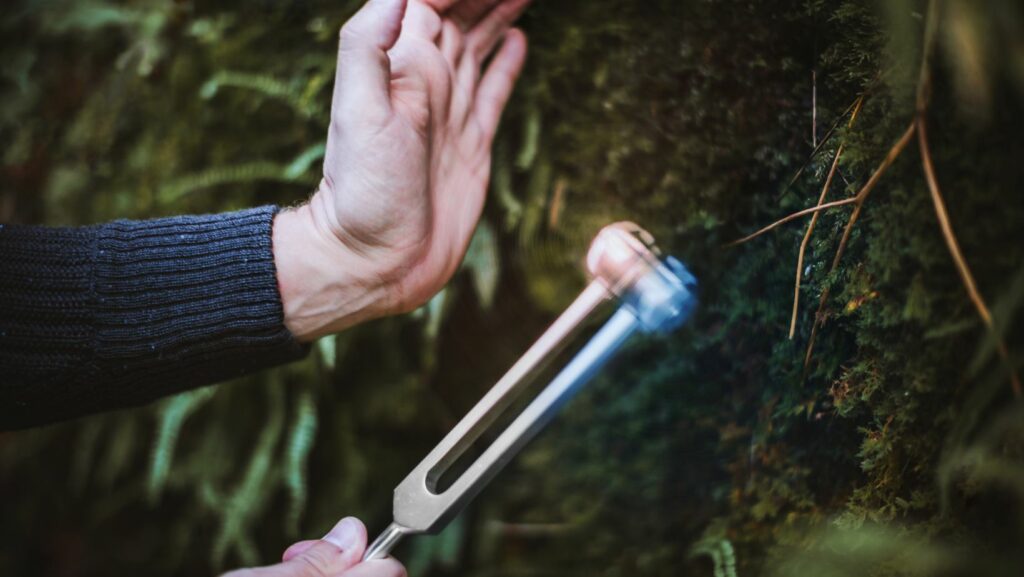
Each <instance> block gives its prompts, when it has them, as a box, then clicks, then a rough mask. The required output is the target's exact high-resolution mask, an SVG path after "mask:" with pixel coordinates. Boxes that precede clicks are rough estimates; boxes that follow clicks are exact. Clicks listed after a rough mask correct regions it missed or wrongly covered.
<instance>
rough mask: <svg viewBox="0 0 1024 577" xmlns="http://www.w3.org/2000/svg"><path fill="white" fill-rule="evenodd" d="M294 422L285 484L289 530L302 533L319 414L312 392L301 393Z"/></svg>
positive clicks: (293, 532)
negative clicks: (307, 474)
mask: <svg viewBox="0 0 1024 577" xmlns="http://www.w3.org/2000/svg"><path fill="white" fill-rule="evenodd" d="M293 423H294V424H293V425H292V430H291V434H290V436H289V439H288V447H287V453H286V455H285V458H286V469H285V485H286V486H287V487H288V493H289V495H290V497H291V503H290V505H289V508H288V532H289V534H291V535H292V536H295V535H298V533H299V520H300V519H301V518H302V512H303V510H304V509H305V507H306V494H307V491H306V486H307V481H306V467H307V465H308V462H309V455H310V453H311V452H312V450H313V442H314V441H315V440H316V428H317V415H316V404H315V403H314V400H313V393H312V392H310V391H308V390H307V391H303V392H302V394H301V395H300V396H299V400H298V403H297V404H296V405H295V417H294V419H293Z"/></svg>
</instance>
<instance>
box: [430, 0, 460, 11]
mask: <svg viewBox="0 0 1024 577" xmlns="http://www.w3.org/2000/svg"><path fill="white" fill-rule="evenodd" d="M460 1H461V0H423V3H424V4H426V5H427V6H430V7H431V8H433V9H434V10H437V11H438V12H444V11H445V10H448V9H449V8H451V7H452V6H453V5H455V4H457V3H459V2H460Z"/></svg>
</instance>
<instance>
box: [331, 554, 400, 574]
mask: <svg viewBox="0 0 1024 577" xmlns="http://www.w3.org/2000/svg"><path fill="white" fill-rule="evenodd" d="M406 575H407V574H406V572H405V567H402V564H401V563H399V562H398V561H395V560H394V559H390V558H389V559H376V560H373V561H366V562H364V563H360V564H359V565H356V566H355V567H353V568H351V569H349V570H348V571H346V572H344V573H342V574H341V577H406Z"/></svg>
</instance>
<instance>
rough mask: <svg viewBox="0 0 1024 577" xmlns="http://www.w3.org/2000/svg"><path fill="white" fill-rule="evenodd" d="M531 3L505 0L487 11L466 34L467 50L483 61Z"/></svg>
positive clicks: (525, 0) (521, 0) (519, 0)
mask: <svg viewBox="0 0 1024 577" xmlns="http://www.w3.org/2000/svg"><path fill="white" fill-rule="evenodd" d="M529 5H530V0H505V1H504V2H502V3H501V4H498V5H497V6H495V8H494V9H493V10H491V11H490V12H488V13H487V16H485V17H484V18H483V20H481V21H480V22H479V23H477V24H476V25H475V26H473V28H472V30H470V31H469V32H467V35H466V50H467V51H468V52H470V54H472V55H473V57H474V58H476V59H477V61H478V62H483V61H484V59H485V58H487V56H488V55H489V54H490V53H491V51H492V50H494V47H495V46H496V45H497V44H498V42H499V41H500V40H501V38H502V37H503V36H504V35H505V32H506V31H507V30H508V29H509V27H511V26H512V23H513V22H515V21H516V20H517V19H518V18H519V15H520V14H522V13H523V10H526V7H527V6H529Z"/></svg>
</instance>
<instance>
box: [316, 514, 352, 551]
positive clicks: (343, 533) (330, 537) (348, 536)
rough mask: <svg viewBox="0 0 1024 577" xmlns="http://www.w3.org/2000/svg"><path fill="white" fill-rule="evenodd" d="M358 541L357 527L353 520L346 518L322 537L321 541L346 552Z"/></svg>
mask: <svg viewBox="0 0 1024 577" xmlns="http://www.w3.org/2000/svg"><path fill="white" fill-rule="evenodd" d="M358 539H359V525H357V524H356V521H355V519H352V518H350V517H346V518H344V519H342V520H341V521H340V522H339V523H338V524H337V525H335V526H334V528H333V529H331V532H330V533H328V534H326V535H324V538H323V540H324V541H327V542H328V543H330V544H332V545H334V546H336V547H338V548H339V549H342V550H348V549H351V548H352V547H354V546H355V544H356V541H357V540H358Z"/></svg>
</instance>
